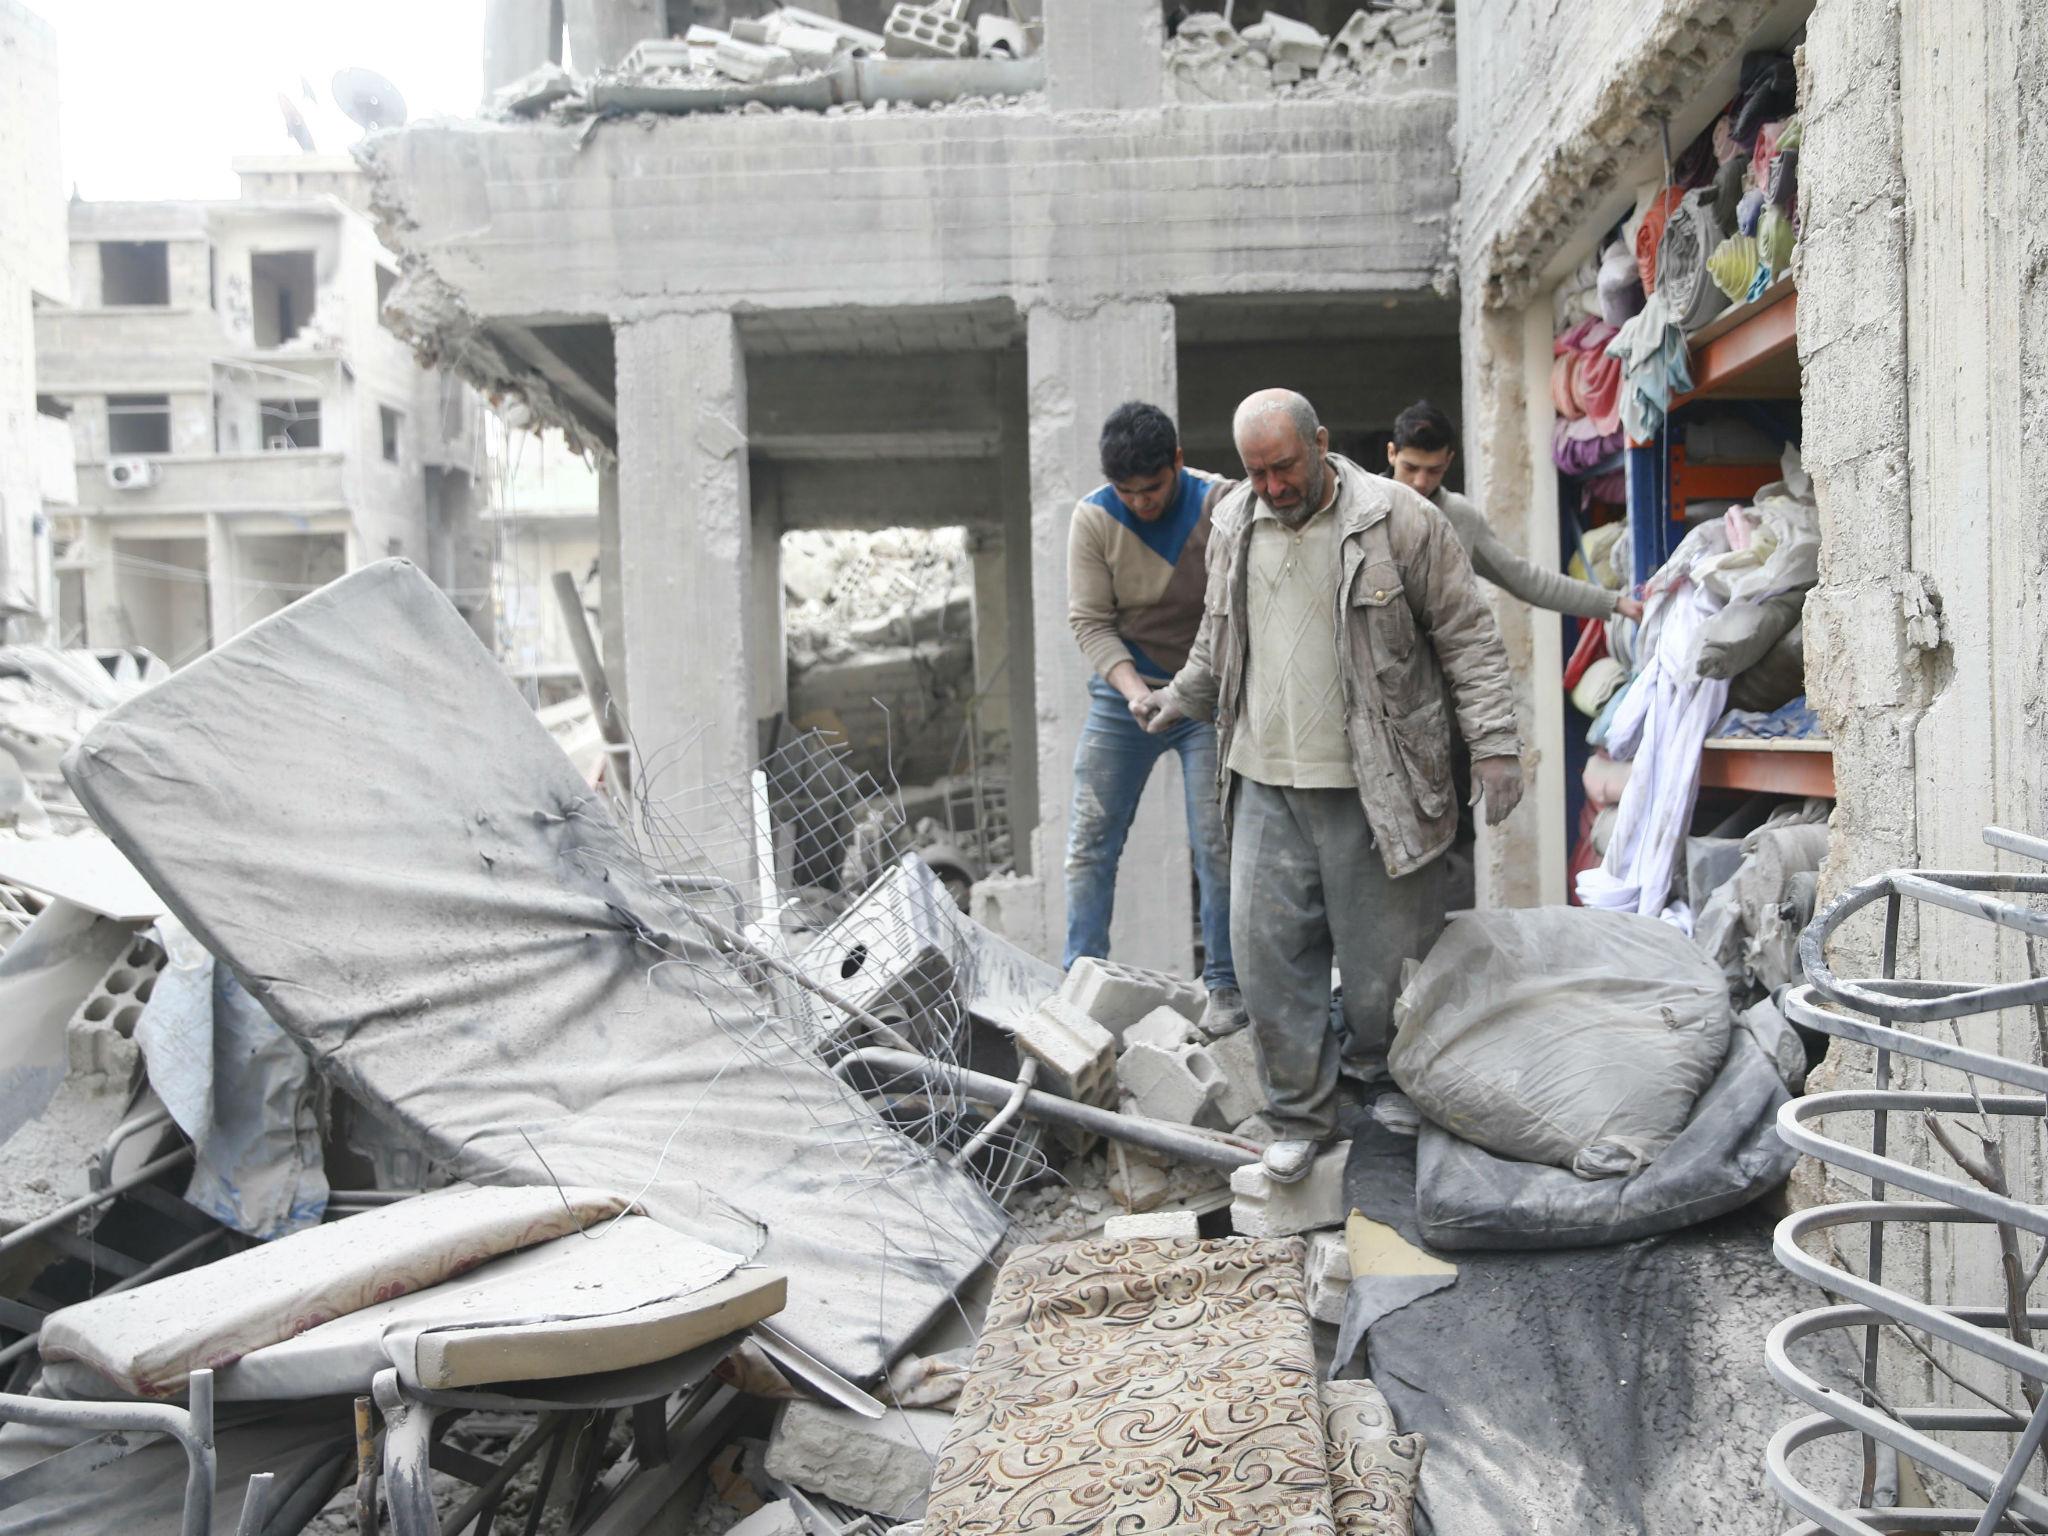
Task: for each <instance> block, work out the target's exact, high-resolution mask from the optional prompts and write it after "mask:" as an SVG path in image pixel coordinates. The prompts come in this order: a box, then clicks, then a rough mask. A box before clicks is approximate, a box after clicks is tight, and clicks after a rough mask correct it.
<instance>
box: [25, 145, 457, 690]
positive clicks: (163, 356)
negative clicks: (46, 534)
mask: <svg viewBox="0 0 2048 1536" xmlns="http://www.w3.org/2000/svg"><path fill="white" fill-rule="evenodd" d="M235 169H236V173H237V176H238V177H239V179H240V181H241V196H240V197H239V198H237V199H232V200H225V201H216V202H162V203H157V202H149V203H92V202H73V203H72V204H71V207H70V231H69V251H70V255H69V273H70V278H69V288H70V302H69V303H68V304H64V305H54V304H52V305H45V306H43V307H41V308H40V309H39V310H38V312H37V315H36V358H37V362H36V368H37V382H36V388H37V391H38V393H39V395H40V397H41V398H42V399H43V400H44V401H45V402H47V403H48V406H49V408H50V409H51V410H53V411H60V412H62V413H64V414H65V415H66V416H68V418H69V421H70V426H71V440H72V451H73V454H74V456H75V465H76V476H77V489H76V504H75V506H74V507H72V508H70V509H69V512H68V515H66V516H65V517H63V518H62V519H61V522H60V524H59V526H58V527H57V529H56V537H57V543H58V549H57V553H56V568H57V572H58V582H59V602H58V604H57V608H58V615H57V617H58V623H59V627H60V629H61V631H62V632H63V634H64V635H65V636H67V637H68V638H69V642H70V643H72V644H79V645H89V646H98V647H102V648H105V647H121V646H136V645H139V646H144V647H146V648H148V649H149V650H151V651H153V652H154V653H156V654H157V655H159V656H161V657H163V658H164V659H165V660H167V661H170V662H171V663H173V664H174V665H176V664H182V663H183V662H185V661H187V660H190V659H191V658H192V657H193V656H195V655H198V654H200V653H201V652H203V651H205V650H206V649H208V648H209V646H211V645H213V644H217V643H219V642H221V641H223V640H226V639H227V638H228V637H229V636H231V635H233V634H236V633H237V632H239V631H240V630H242V629H245V628H247V627H248V626H249V625H250V624H252V623H254V622H256V621H257V620H258V619H260V618H262V617H263V616H264V615H266V614H269V613H274V612H276V611H277V610H278V609H279V608H282V607H283V606H284V605H285V604H287V603H289V602H290V601H291V600H292V599H293V598H295V597H297V596H299V595H301V594H302V593H305V592H308V591H311V590H312V589H313V588H315V587H318V586H320V585H321V584H322V583H324V582H327V581H330V580H332V579H333V578H334V577H336V576H339V575H341V574H342V573H343V572H345V571H349V570H352V569H354V568H355V567H357V566H359V565H361V564H363V563H364V562H366V561H368V560H372V559H382V558H385V557H387V556H390V555H405V556H406V557H408V558H410V559H413V560H415V561H417V562H418V563H419V564H420V565H421V566H422V568H424V569H426V570H427V571H429V572H431V573H432V574H433V576H434V577H435V579H436V580H437V581H439V582H440V583H441V584H442V585H443V586H444V588H445V589H447V590H448V591H450V592H451V593H456V594H458V601H459V602H461V603H462V605H463V608H464V611H465V612H467V613H469V614H470V615H471V616H472V622H473V623H476V624H478V625H479V626H482V627H484V628H485V629H487V628H488V624H489V613H490V610H489V604H488V601H487V598H488V586H489V566H488V545H487V543H485V542H484V541H483V540H482V539H481V538H480V536H479V533H478V526H477V520H476V514H475V509H474V500H475V498H474V492H473V481H474V478H475V476H476V468H477V466H476V459H477V455H478V452H479V446H480V445H479V439H478V424H477V419H478V407H477V404H476V400H475V396H474V395H473V394H472V393H471V391H470V390H469V389H468V387H467V386H466V385H464V384H462V383H461V382H460V381H459V380H457V379H455V378H453V377H450V376H447V375H440V374H435V373H432V372H429V371H427V370H425V369H422V368H420V367H419V366H418V365H417V364H416V363H415V362H414V361H413V358H412V356H411V353H410V351H409V349H408V348H407V347H406V346H405V344H404V343H403V342H401V341H400V340H399V339H398V338H397V337H396V336H394V335H393V334H392V333H391V331H390V330H389V329H387V328H386V327H385V326H384V325H383V324H382V323H381V321H380V319H379V310H380V307H381V305H382V304H383V302H384V299H385V298H386V296H387V295H388V294H389V292H390V290H391V287H392V285H393V284H394V283H396V281H397V278H398V273H397V267H396V263H395V261H394V259H393V258H392V257H391V256H390V254H389V253H388V252H386V251H385V250H384V249H383V248H382V247H381V246H380V245H379V244H378V242H377V238H376V234H375V232H374V230H373V228H372V226H371V224H370V221H369V219H368V218H367V217H366V216H365V214H364V213H363V212H362V211H361V210H360V209H359V208H357V207H356V206H354V205H353V203H352V202H351V199H352V198H355V197H357V196H359V191H360V187H361V184H362V178H361V174H360V172H359V171H358V170H357V169H356V167H355V165H354V163H353V162H352V161H351V160H349V159H348V158H347V157H346V156H342V157H338V158H328V159H321V158H319V157H314V156H295V157H291V158H288V159H275V160H274V159H256V160H245V161H240V162H238V163H237V165H236V167H235Z"/></svg>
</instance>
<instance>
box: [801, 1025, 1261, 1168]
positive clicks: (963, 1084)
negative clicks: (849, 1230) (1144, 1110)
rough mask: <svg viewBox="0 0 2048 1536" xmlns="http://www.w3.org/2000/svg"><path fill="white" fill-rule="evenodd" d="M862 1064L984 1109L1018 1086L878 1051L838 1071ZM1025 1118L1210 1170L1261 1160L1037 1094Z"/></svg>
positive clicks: (1222, 1143)
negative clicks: (925, 1084) (920, 1081)
mask: <svg viewBox="0 0 2048 1536" xmlns="http://www.w3.org/2000/svg"><path fill="white" fill-rule="evenodd" d="M857 1061H858V1062H864V1063H866V1064H867V1065H869V1066H871V1067H878V1068H880V1069H881V1070H883V1071H884V1072H893V1073H897V1074H899V1075H916V1076H921V1077H923V1078H925V1079H926V1080H927V1081H928V1082H933V1083H937V1084H939V1085H940V1086H941V1087H943V1088H945V1089H947V1090H948V1091H950V1092H953V1093H957V1094H959V1095H960V1096H961V1097H962V1098H968V1099H973V1100H975V1101H977V1102H978V1103H982V1104H997V1105H1001V1104H1007V1103H1008V1102H1009V1100H1010V1095H1011V1094H1012V1093H1013V1092H1015V1090H1016V1086H1017V1085H1016V1084H1015V1083H1011V1082H1005V1081H1004V1080H1003V1079H1002V1078H1000V1077H991V1076H989V1075H988V1074H987V1073H986V1072H970V1071H968V1070H967V1069H966V1068H965V1067H956V1066H954V1065H952V1064H951V1063H950V1062H943V1061H933V1060H931V1059H930V1058H929V1057H926V1056H920V1055H918V1054H917V1053H916V1052H915V1051H895V1050H885V1049H883V1048H881V1047H879V1046H869V1047H866V1048H865V1049H862V1050H857V1051H849V1052H847V1054H846V1056H845V1057H844V1058H843V1059H842V1060H841V1061H840V1062H839V1064H838V1065H837V1066H836V1067H834V1068H833V1070H834V1071H835V1072H837V1073H839V1074H840V1075H841V1076H842V1077H843V1076H845V1074H846V1069H847V1067H848V1066H850V1065H851V1064H852V1063H854V1062H857ZM1023 1112H1024V1113H1025V1114H1027V1115H1032V1116H1035V1117H1036V1118H1038V1119H1040V1120H1050V1121H1052V1122H1053V1123H1054V1124H1055V1125H1066V1126H1072V1127H1073V1128H1074V1129H1075V1130H1078V1131H1090V1132H1093V1133H1094V1134H1095V1135H1097V1136H1107V1137H1109V1138H1110V1139H1111V1140H1112V1141H1124V1142H1129V1143H1130V1144H1131V1145H1133V1146H1138V1147H1144V1148H1147V1149H1148V1150H1150V1151H1153V1152H1159V1153H1163V1154H1165V1155H1166V1156H1168V1157H1175V1158H1179V1159H1181V1160H1182V1161H1183V1162H1190V1163H1203V1164H1206V1165H1207V1166H1209V1167H1211V1168H1225V1169H1230V1168H1244V1167H1248V1166H1249V1165H1251V1164H1252V1163H1256V1162H1257V1161H1258V1160H1259V1158H1260V1155H1261V1154H1260V1153H1259V1151H1258V1150H1257V1149H1256V1148H1255V1147H1253V1146H1252V1145H1251V1144H1250V1143H1249V1142H1240V1141H1236V1140H1234V1139H1226V1138H1224V1137H1222V1136H1217V1135H1210V1134H1208V1133H1206V1132H1203V1131H1198V1130H1196V1129H1195V1128H1194V1127H1193V1126H1187V1125H1169V1124H1168V1123H1167V1122H1165V1121H1164V1120H1143V1119H1140V1118H1138V1117H1137V1116H1136V1115H1124V1114H1119V1113H1117V1111H1115V1110H1113V1109H1101V1108H1098V1107H1097V1106H1096V1105H1093V1104H1080V1103H1076V1102H1075V1101H1074V1100H1072V1099H1063V1098H1060V1097H1059V1096H1058V1095H1056V1094H1050V1093H1046V1092H1044V1091H1043V1090H1041V1089H1036V1088H1033V1089H1029V1090H1027V1091H1026V1092H1025V1094H1024V1103H1023Z"/></svg>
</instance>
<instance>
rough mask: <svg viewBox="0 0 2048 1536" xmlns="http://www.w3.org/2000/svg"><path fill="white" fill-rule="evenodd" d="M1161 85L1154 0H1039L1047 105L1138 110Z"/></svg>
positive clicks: (1159, 25) (1162, 57) (1155, 98)
mask: <svg viewBox="0 0 2048 1536" xmlns="http://www.w3.org/2000/svg"><path fill="white" fill-rule="evenodd" d="M1165 90H1166V29H1165V26H1164V25H1163V18H1162V16H1161V13H1160V7H1159V5H1158V4H1157V0H1045V92H1046V98H1047V101H1048V103H1049V105H1050V106H1051V107H1052V109H1053V111H1055V112H1086V111H1144V110H1146V109H1148V108H1153V107H1157V106H1158V105H1159V104H1160V102H1161V101H1162V100H1163V99H1164V96H1165Z"/></svg>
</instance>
